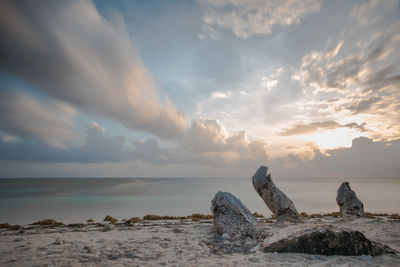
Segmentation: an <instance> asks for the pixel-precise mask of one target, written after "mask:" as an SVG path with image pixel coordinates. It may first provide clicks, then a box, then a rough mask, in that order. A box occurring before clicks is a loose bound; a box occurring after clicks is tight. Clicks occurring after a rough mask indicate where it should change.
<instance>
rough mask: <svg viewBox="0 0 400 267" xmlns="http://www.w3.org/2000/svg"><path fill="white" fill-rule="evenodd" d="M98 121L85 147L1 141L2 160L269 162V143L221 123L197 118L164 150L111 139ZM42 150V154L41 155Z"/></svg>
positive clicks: (89, 131) (155, 144) (143, 142)
mask: <svg viewBox="0 0 400 267" xmlns="http://www.w3.org/2000/svg"><path fill="white" fill-rule="evenodd" d="M105 133H106V130H105V129H104V128H103V127H101V126H100V125H99V124H98V123H96V122H91V123H90V124H88V125H87V126H86V132H85V139H84V142H83V144H81V145H77V144H69V146H68V149H58V148H56V147H49V146H46V145H43V144H42V143H40V142H37V141H35V140H29V139H24V140H21V141H19V142H10V141H8V140H4V139H3V140H0V160H3V161H13V160H18V161H40V162H75V163H81V162H85V163H96V162H128V161H140V162H143V163H151V164H155V165H164V164H208V165H216V166H221V165H228V166H232V165H235V166H247V167H248V166H251V167H254V168H255V167H257V165H259V164H262V163H263V162H266V160H267V155H266V150H265V149H266V143H265V142H263V141H257V140H253V141H249V140H247V138H246V133H245V132H239V133H237V134H236V135H233V136H230V137H228V136H227V135H226V133H225V132H224V131H223V130H222V128H221V126H220V125H219V124H218V122H217V121H212V120H200V119H195V120H194V121H193V123H192V125H191V127H189V128H188V129H187V131H186V133H185V136H184V141H182V142H180V143H178V144H176V145H173V146H171V147H162V146H160V144H159V142H158V141H157V140H155V139H148V140H137V141H135V142H133V143H132V144H129V143H127V142H126V139H125V138H124V137H121V136H108V135H106V134H105ZM37 151H41V153H37Z"/></svg>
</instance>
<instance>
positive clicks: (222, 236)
mask: <svg viewBox="0 0 400 267" xmlns="http://www.w3.org/2000/svg"><path fill="white" fill-rule="evenodd" d="M221 238H222V239H225V240H226V239H229V238H230V236H229V235H228V234H227V233H223V234H222V235H221Z"/></svg>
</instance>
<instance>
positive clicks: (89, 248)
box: [83, 246, 93, 253]
mask: <svg viewBox="0 0 400 267" xmlns="http://www.w3.org/2000/svg"><path fill="white" fill-rule="evenodd" d="M83 250H84V251H85V252H86V253H93V249H92V248H91V247H89V246H84V247H83Z"/></svg>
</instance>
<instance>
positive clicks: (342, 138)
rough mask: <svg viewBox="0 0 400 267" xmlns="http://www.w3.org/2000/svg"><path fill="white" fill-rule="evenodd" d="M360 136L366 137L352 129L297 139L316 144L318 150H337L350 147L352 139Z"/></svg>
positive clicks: (342, 129)
mask: <svg viewBox="0 0 400 267" xmlns="http://www.w3.org/2000/svg"><path fill="white" fill-rule="evenodd" d="M360 136H366V135H365V134H363V133H360V132H358V131H356V130H354V129H348V128H337V129H333V130H325V131H320V132H317V133H313V134H307V135H301V136H299V138H301V139H302V140H305V141H309V142H313V143H315V144H317V145H318V147H319V148H320V149H337V148H343V147H351V145H352V141H353V139H355V138H357V137H360Z"/></svg>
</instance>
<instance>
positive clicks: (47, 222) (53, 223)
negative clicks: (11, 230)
mask: <svg viewBox="0 0 400 267" xmlns="http://www.w3.org/2000/svg"><path fill="white" fill-rule="evenodd" d="M32 225H47V226H61V225H64V224H63V223H62V222H57V221H55V220H53V219H46V220H42V221H37V222H34V223H32Z"/></svg>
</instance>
